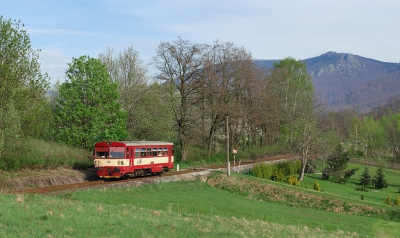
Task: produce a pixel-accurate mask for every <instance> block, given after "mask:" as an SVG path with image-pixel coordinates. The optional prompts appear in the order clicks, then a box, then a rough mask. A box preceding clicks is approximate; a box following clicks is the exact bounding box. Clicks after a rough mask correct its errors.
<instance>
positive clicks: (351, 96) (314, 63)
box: [255, 52, 400, 111]
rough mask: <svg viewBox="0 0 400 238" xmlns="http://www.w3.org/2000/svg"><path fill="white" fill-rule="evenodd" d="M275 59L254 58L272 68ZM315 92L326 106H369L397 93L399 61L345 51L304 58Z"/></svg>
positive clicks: (359, 109) (398, 86)
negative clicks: (380, 59) (362, 55)
mask: <svg viewBox="0 0 400 238" xmlns="http://www.w3.org/2000/svg"><path fill="white" fill-rule="evenodd" d="M276 61H277V60H256V61H255V62H257V63H258V64H259V65H262V66H264V67H267V68H272V66H273V63H274V62H276ZM303 61H304V62H305V63H306V64H307V68H308V71H309V73H310V74H311V76H312V77H313V83H314V87H315V90H316V92H318V93H320V94H321V96H322V98H323V99H324V100H325V101H326V102H327V105H328V107H329V109H331V110H341V109H345V108H354V109H356V110H358V111H361V110H369V109H371V108H374V107H377V106H379V105H383V104H385V103H386V102H387V100H388V99H390V98H392V97H394V96H398V95H400V63H386V62H381V61H377V60H373V59H368V58H364V57H361V56H357V55H352V54H348V53H336V52H328V53H325V54H322V55H320V56H317V57H313V58H308V59H305V60H303Z"/></svg>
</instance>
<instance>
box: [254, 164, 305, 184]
mask: <svg viewBox="0 0 400 238" xmlns="http://www.w3.org/2000/svg"><path fill="white" fill-rule="evenodd" d="M300 169H301V162H300V161H299V160H295V161H286V162H280V163H275V164H265V163H260V164H256V165H254V167H253V169H252V171H251V174H252V175H253V176H255V177H259V178H265V179H271V180H273V181H277V182H285V181H290V182H289V183H290V184H293V185H298V186H300V182H299V181H298V178H297V176H296V175H295V174H298V173H299V171H300Z"/></svg>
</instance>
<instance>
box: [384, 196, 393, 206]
mask: <svg viewBox="0 0 400 238" xmlns="http://www.w3.org/2000/svg"><path fill="white" fill-rule="evenodd" d="M385 203H386V204H387V205H390V206H392V200H391V198H390V194H388V196H387V198H386V199H385Z"/></svg>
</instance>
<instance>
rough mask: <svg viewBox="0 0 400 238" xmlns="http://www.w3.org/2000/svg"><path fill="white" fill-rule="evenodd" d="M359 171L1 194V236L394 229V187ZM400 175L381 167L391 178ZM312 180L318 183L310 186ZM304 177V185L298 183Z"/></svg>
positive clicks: (388, 232) (374, 233) (354, 233)
mask: <svg viewBox="0 0 400 238" xmlns="http://www.w3.org/2000/svg"><path fill="white" fill-rule="evenodd" d="M352 166H354V165H352ZM360 170H362V169H361V168H360ZM373 171H374V170H373V169H372V170H371V172H373ZM361 172H362V171H359V172H358V174H356V175H355V176H353V180H351V181H349V183H347V184H346V185H339V184H336V183H333V182H330V181H322V180H320V176H319V175H307V176H306V178H305V181H304V182H303V186H302V187H297V186H291V185H287V184H283V183H275V182H273V181H269V180H264V179H258V178H255V177H251V176H246V175H242V174H237V173H233V174H231V177H227V176H226V175H225V174H221V173H216V174H215V175H214V176H211V177H210V178H209V179H208V181H207V183H204V182H202V181H200V180H199V181H190V182H174V183H161V184H155V185H144V186H140V187H128V188H112V189H100V190H85V191H80V192H75V193H72V194H62V195H58V196H43V195H33V194H27V195H11V194H1V195H0V204H1V206H0V236H1V237H398V236H399V235H400V223H399V216H398V214H399V209H398V208H396V207H392V206H389V205H386V204H385V203H384V202H383V201H384V199H385V198H386V197H387V196H388V194H391V196H392V199H393V198H394V197H395V196H396V194H397V192H398V190H399V189H398V187H396V186H390V187H389V188H387V189H383V190H378V191H375V190H374V189H372V188H370V189H369V192H360V191H356V190H355V187H356V186H355V183H356V182H357V180H358V178H359V174H360V173H361ZM399 175H400V174H399V173H398V171H391V170H388V171H387V179H388V180H389V181H395V179H397V178H398V177H399ZM314 181H318V182H319V183H320V184H321V188H322V189H323V190H324V191H322V192H317V191H315V190H313V189H312V183H313V182H314ZM306 183H308V185H309V188H304V185H305V184H306ZM361 195H364V197H365V199H364V200H361V199H360V196H361Z"/></svg>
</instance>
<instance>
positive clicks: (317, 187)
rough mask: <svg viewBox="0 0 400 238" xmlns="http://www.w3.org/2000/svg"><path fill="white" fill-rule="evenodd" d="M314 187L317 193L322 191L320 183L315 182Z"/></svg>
mask: <svg viewBox="0 0 400 238" xmlns="http://www.w3.org/2000/svg"><path fill="white" fill-rule="evenodd" d="M313 187H314V190H315V191H321V187H320V185H319V183H318V181H314V185H313Z"/></svg>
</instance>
